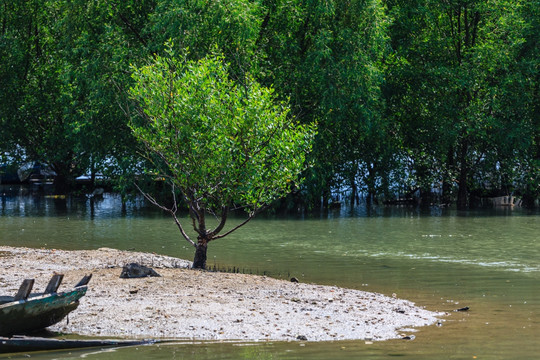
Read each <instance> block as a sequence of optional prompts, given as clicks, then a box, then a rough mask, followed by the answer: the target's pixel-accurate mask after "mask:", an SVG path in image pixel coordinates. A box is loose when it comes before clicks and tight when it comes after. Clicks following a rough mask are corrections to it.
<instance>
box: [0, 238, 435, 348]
mask: <svg viewBox="0 0 540 360" xmlns="http://www.w3.org/2000/svg"><path fill="white" fill-rule="evenodd" d="M0 259H1V261H2V264H3V273H2V274H1V275H0V284H2V287H1V288H2V293H1V294H0V295H13V294H14V293H15V292H16V291H17V289H18V287H19V286H20V284H21V282H22V280H23V279H25V278H34V279H35V281H36V283H35V286H34V291H37V292H39V291H43V290H44V288H45V286H46V285H47V282H48V281H49V279H50V277H51V276H52V274H53V273H54V272H58V273H63V274H64V275H65V277H64V281H63V284H62V285H61V286H60V289H59V291H63V290H67V289H69V287H70V286H73V285H75V283H76V282H77V281H78V280H79V279H80V278H81V277H82V276H83V275H86V274H89V273H92V274H93V277H92V280H91V281H90V284H89V289H88V292H87V294H86V296H84V297H83V298H82V299H81V300H80V305H79V307H78V308H77V309H76V310H75V311H73V312H72V313H71V314H70V315H69V322H68V321H67V320H66V319H64V320H62V321H61V322H60V323H58V324H56V325H54V326H51V327H49V328H48V329H49V330H52V331H57V332H61V333H65V334H77V335H81V336H100V337H103V336H109V337H120V338H157V339H175V340H189V341H199V340H227V341H229V340H230V341H264V340H272V341H298V340H302V341H335V340H366V341H379V340H389V339H399V338H403V337H404V336H409V335H411V334H412V333H414V332H415V331H416V329H415V328H417V327H421V326H429V325H433V324H435V323H436V322H437V321H439V318H440V317H441V316H443V315H444V313H440V312H433V311H428V310H426V309H424V308H422V307H418V306H416V305H414V303H412V302H410V301H407V300H402V299H398V298H394V297H388V296H385V295H382V294H378V293H372V292H366V291H361V290H355V289H346V288H341V287H336V286H322V285H317V284H306V283H293V282H289V281H286V280H278V279H274V278H270V277H267V276H260V275H247V274H234V273H221V272H209V271H199V270H190V269H188V266H189V265H190V264H191V263H190V262H189V261H186V260H182V259H177V258H173V257H169V256H162V255H156V254H147V253H140V252H129V251H120V250H115V249H110V248H101V249H98V250H75V251H65V250H53V249H30V248H18V247H9V246H0ZM131 262H137V263H140V264H141V265H145V266H149V267H152V268H153V269H154V270H155V271H157V272H158V273H159V274H160V275H161V277H146V278H135V279H122V278H120V277H119V276H120V273H121V271H122V266H123V265H125V264H127V263H131Z"/></svg>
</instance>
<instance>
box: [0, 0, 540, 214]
mask: <svg viewBox="0 0 540 360" xmlns="http://www.w3.org/2000/svg"><path fill="white" fill-rule="evenodd" d="M539 12H540V2H539V1H537V0H515V1H510V0H406V1H405V0H350V1H337V0H312V1H303V0H288V1H284V0H234V1H213V0H152V1H147V0H144V1H130V0H127V1H116V0H112V1H103V0H96V1H91V2H89V1H82V0H75V1H65V0H46V1H27V0H24V1H23V0H13V1H7V0H2V1H0V154H1V156H2V157H3V158H4V159H3V160H2V162H18V161H19V162H22V161H27V162H28V161H39V162H41V163H43V164H47V165H48V166H49V167H50V168H52V169H53V170H54V171H55V172H56V174H57V177H56V182H57V184H56V185H57V190H56V191H57V192H66V191H69V188H70V184H72V183H73V180H74V178H75V177H77V176H79V175H81V174H85V173H88V174H96V173H103V174H105V175H108V176H111V177H113V178H115V179H122V180H126V179H128V180H129V178H128V177H127V175H128V174H129V173H130V171H132V170H133V168H136V167H138V166H139V165H140V164H141V163H140V161H139V160H138V158H137V151H138V150H137V146H136V141H134V139H133V134H132V133H131V129H130V128H129V126H128V125H129V120H128V119H129V116H128V115H129V114H132V113H133V111H134V109H135V105H134V104H133V101H132V100H131V99H130V98H129V97H128V96H127V95H128V89H130V88H131V87H133V86H134V85H133V84H134V81H135V80H134V79H133V78H132V77H131V74H132V72H133V68H132V67H131V65H135V66H136V67H138V68H140V66H141V65H144V64H145V63H146V61H147V60H148V58H149V57H151V56H155V58H158V57H159V56H160V55H161V56H165V54H166V51H167V49H166V47H165V43H166V42H167V41H168V40H169V39H170V40H171V41H172V43H174V44H175V45H174V51H176V52H177V53H179V54H187V55H185V56H186V59H185V60H186V61H191V60H194V61H197V60H201V59H205V58H208V56H211V54H214V53H220V54H223V57H224V62H225V63H227V64H229V65H228V67H227V68H226V70H227V79H228V80H227V81H232V82H233V83H236V84H246V85H248V84H255V83H259V84H261V85H263V86H264V87H271V88H273V89H275V97H277V98H278V99H280V100H281V101H287V102H288V103H289V104H290V108H291V113H292V115H294V116H295V117H296V118H297V119H299V121H300V122H301V123H303V124H314V123H317V125H318V134H317V136H316V138H315V142H314V148H313V151H312V152H311V159H310V161H311V163H312V164H313V166H312V167H311V168H310V169H308V170H307V171H306V172H305V173H304V177H305V181H304V183H303V186H302V187H301V188H300V189H296V191H295V193H294V196H290V197H289V200H290V201H291V202H294V203H302V204H304V205H305V207H306V208H318V207H320V206H321V205H323V206H327V205H328V204H329V203H331V202H332V200H336V199H345V196H346V198H347V199H351V200H354V199H358V196H360V195H363V196H365V197H366V198H367V199H368V200H370V201H372V200H392V199H395V198H397V197H403V196H405V195H410V194H415V195H416V196H417V197H420V198H421V199H423V200H425V201H426V202H428V203H429V202H441V203H455V204H457V205H458V206H459V207H461V208H465V207H468V206H470V205H473V204H474V201H475V200H477V199H478V198H481V197H486V196H499V195H507V194H515V195H518V196H520V197H522V198H523V199H524V200H526V203H528V204H529V205H531V204H533V203H534V200H535V199H538V198H539V197H540V114H539V102H540V101H539V94H538V92H539V83H540V79H539V60H538V59H539V58H540V57H539V55H540V54H539V49H540V46H539V43H538V39H539V35H538V34H540V27H539V18H540V13H539ZM261 88H262V87H261ZM139 100H141V99H139ZM253 106H256V104H254V105H253ZM193 136H194V138H193V139H192V141H194V142H205V141H213V138H212V135H211V134H205V133H203V132H201V133H198V134H196V135H193ZM222 156H223V160H224V161H231V159H230V158H227V156H230V153H229V152H224V153H223V154H222ZM201 171H207V172H206V175H211V176H214V177H215V176H218V175H217V173H209V172H208V171H211V167H208V168H207V169H201ZM201 176H202V175H201ZM246 176H250V175H246ZM124 183H125V182H124ZM119 184H120V183H119ZM121 189H125V187H123V188H121ZM235 191H239V189H236V190H235ZM240 194H241V191H239V193H238V194H237V195H238V196H242V195H240Z"/></svg>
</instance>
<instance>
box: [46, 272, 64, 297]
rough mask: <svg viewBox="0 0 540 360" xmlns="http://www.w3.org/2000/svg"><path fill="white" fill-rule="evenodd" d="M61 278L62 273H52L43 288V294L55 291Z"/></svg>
mask: <svg viewBox="0 0 540 360" xmlns="http://www.w3.org/2000/svg"><path fill="white" fill-rule="evenodd" d="M62 280H64V274H54V275H53V277H52V278H51V280H50V281H49V284H48V285H47V288H46V289H45V294H52V293H55V292H56V291H57V290H58V288H59V287H60V284H61V283H62Z"/></svg>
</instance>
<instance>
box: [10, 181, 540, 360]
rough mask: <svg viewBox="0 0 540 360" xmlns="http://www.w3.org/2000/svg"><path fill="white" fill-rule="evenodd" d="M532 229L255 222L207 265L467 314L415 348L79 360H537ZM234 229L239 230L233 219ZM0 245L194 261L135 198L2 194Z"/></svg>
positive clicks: (477, 217) (392, 220)
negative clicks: (392, 359) (107, 250)
mask: <svg viewBox="0 0 540 360" xmlns="http://www.w3.org/2000/svg"><path fill="white" fill-rule="evenodd" d="M0 194H2V192H0ZM538 220H539V217H538V214H530V213H527V212H526V211H524V210H520V209H514V210H510V209H494V210H492V211H471V212H466V213H458V212H456V211H453V210H448V209H440V208H431V209H427V210H418V209H413V208H397V207H388V208H386V207H380V208H372V209H370V210H367V209H365V208H362V207H359V208H357V209H354V210H353V211H349V210H346V209H344V210H341V211H336V212H330V213H329V214H319V215H311V216H302V217H300V216H297V215H294V216H287V217H285V216H277V215H266V216H262V217H259V218H258V219H256V220H254V221H253V222H252V223H250V224H248V225H247V226H246V227H244V228H242V229H241V230H239V231H238V232H237V233H235V234H233V235H231V236H230V237H228V238H226V239H223V240H219V241H216V242H215V243H211V244H210V246H209V253H208V255H209V264H210V265H212V264H216V265H218V266H238V267H241V268H243V269H249V270H250V271H253V272H259V273H262V272H269V273H271V274H273V275H274V276H281V277H288V276H296V277H298V278H299V279H300V280H301V281H304V282H317V283H324V284H332V285H340V286H347V287H353V288H358V289H363V290H369V291H377V292H382V293H385V294H392V293H396V294H398V296H400V297H403V298H408V299H411V300H413V301H415V302H417V303H419V304H421V305H424V306H427V307H428V308H430V309H432V310H443V311H452V310H453V309H456V308H460V307H463V306H469V307H470V308H471V311H470V312H467V313H455V312H451V313H450V314H451V315H450V316H449V317H448V318H447V321H446V322H445V323H444V325H443V326H442V327H430V328H424V329H421V330H420V332H419V333H418V336H417V337H416V340H415V341H412V342H403V341H390V342H384V343H375V344H365V342H362V341H356V342H346V343H344V342H337V343H321V344H311V343H308V344H304V345H302V344H299V343H296V342H295V343H256V344H250V346H247V344H231V343H204V344H198V345H194V344H177V345H166V346H151V347H142V348H137V349H121V350H118V351H114V352H106V353H99V354H89V353H84V356H86V357H88V358H94V359H123V358H129V357H133V356H140V357H144V358H149V359H161V358H167V359H171V358H192V359H198V358H201V359H202V358H204V359H213V358H219V359H224V358H231V359H232V358H235V359H238V358H258V359H264V358H279V359H304V358H305V359H307V358H309V359H327V358H336V357H339V358H350V359H353V358H358V357H362V358H367V359H379V358H386V357H389V356H402V357H405V358H410V359H422V358H424V359H431V358H440V357H443V358H463V359H471V358H473V356H477V358H478V359H481V358H490V359H507V358H520V359H526V358H534V357H535V356H536V354H537V353H538V351H540V345H539V344H540V342H539V341H538V340H537V334H538V331H539V330H540V328H539V315H540V264H539V262H538V259H539V258H540V241H539V240H538V238H539V235H538V234H540V223H539V221H538ZM235 221H240V220H239V219H234V218H233V219H232V220H231V222H232V223H234V222H235ZM0 244H2V245H11V246H30V247H49V248H65V249H80V248H99V247H104V246H107V247H113V248H119V249H135V250H137V251H151V252H157V253H162V254H167V255H172V256H178V257H182V258H188V259H190V258H191V257H192V256H193V249H192V248H191V247H190V246H188V244H187V242H186V241H185V240H183V239H182V238H181V237H180V235H179V232H178V230H177V228H176V227H175V225H174V223H173V222H172V220H171V219H170V218H168V217H167V216H166V215H164V214H163V213H161V212H159V211H157V210H155V209H153V208H151V207H147V206H145V205H144V203H143V202H142V201H141V200H138V201H137V202H134V203H130V204H128V206H127V207H126V208H125V209H122V207H121V205H120V199H119V198H118V197H115V196H111V195H107V194H106V196H105V197H104V198H103V200H94V201H91V200H90V199H58V198H44V197H34V196H31V195H26V194H24V193H20V192H17V191H15V192H14V193H11V194H10V193H7V192H6V195H3V196H0ZM239 345H242V346H239ZM336 354H339V356H337V355H336ZM80 356H81V354H76V353H73V354H71V355H69V354H65V353H63V354H54V355H53V354H47V355H43V357H44V358H78V357H80ZM33 357H34V356H33ZM36 357H37V356H36Z"/></svg>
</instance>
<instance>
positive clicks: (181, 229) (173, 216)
mask: <svg viewBox="0 0 540 360" xmlns="http://www.w3.org/2000/svg"><path fill="white" fill-rule="evenodd" d="M134 185H135V187H136V188H137V189H138V190H139V192H140V193H141V194H142V195H143V196H144V197H145V198H146V200H148V201H150V202H151V203H152V204H153V205H155V206H157V207H158V208H160V209H161V210H163V211H166V212H168V213H169V214H171V216H172V218H173V219H174V222H175V223H176V226H178V229H179V230H180V233H182V236H183V237H184V238H185V239H186V240H187V241H188V242H189V243H190V244H191V245H193V246H194V247H196V246H197V244H195V242H194V241H193V240H191V239H190V237H189V236H188V234H187V233H186V232H185V231H184V228H183V227H182V224H181V223H180V220H178V218H177V217H176V212H177V210H178V208H177V206H176V196H175V194H174V184H171V187H172V190H171V191H172V195H173V198H174V205H173V208H172V209H169V208H167V207H165V206H163V205H161V204H160V203H158V202H157V200H156V199H154V197H152V196H151V195H150V194H149V193H147V192H145V191H143V190H142V189H141V188H140V187H139V185H137V183H134Z"/></svg>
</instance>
